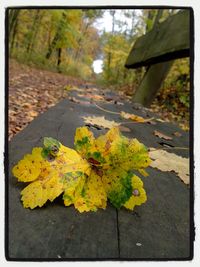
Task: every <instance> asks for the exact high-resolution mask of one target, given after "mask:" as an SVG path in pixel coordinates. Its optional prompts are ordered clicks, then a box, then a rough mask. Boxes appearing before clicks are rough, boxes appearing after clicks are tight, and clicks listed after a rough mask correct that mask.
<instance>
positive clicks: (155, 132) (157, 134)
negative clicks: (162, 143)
mask: <svg viewBox="0 0 200 267" xmlns="http://www.w3.org/2000/svg"><path fill="white" fill-rule="evenodd" d="M153 133H154V135H155V136H157V137H159V138H162V139H165V140H172V139H173V138H172V137H171V136H168V135H166V134H164V133H161V132H159V131H157V130H155V131H154V132H153Z"/></svg>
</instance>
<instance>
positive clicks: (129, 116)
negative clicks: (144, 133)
mask: <svg viewBox="0 0 200 267" xmlns="http://www.w3.org/2000/svg"><path fill="white" fill-rule="evenodd" d="M120 115H121V117H122V118H124V119H130V120H132V121H135V122H148V121H151V120H152V119H153V118H149V119H144V118H143V117H141V116H137V115H135V114H130V113H127V112H124V111H121V112H120Z"/></svg>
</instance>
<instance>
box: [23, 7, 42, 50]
mask: <svg viewBox="0 0 200 267" xmlns="http://www.w3.org/2000/svg"><path fill="white" fill-rule="evenodd" d="M40 11H41V10H39V9H38V10H36V14H35V16H34V19H33V24H32V26H31V30H30V32H31V38H30V40H29V42H28V44H27V48H26V51H27V53H29V52H30V51H32V50H33V47H34V43H35V40H36V36H37V33H38V27H39V25H40V22H41V19H42V15H41V14H40V13H41V12H40Z"/></svg>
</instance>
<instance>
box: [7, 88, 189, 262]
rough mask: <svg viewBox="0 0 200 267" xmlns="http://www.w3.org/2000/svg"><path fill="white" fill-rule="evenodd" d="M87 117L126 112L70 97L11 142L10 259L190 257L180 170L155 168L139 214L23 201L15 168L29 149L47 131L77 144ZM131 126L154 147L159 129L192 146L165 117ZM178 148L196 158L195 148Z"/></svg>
mask: <svg viewBox="0 0 200 267" xmlns="http://www.w3.org/2000/svg"><path fill="white" fill-rule="evenodd" d="M73 94H76V93H75V92H74V93H73ZM101 106H103V107H105V108H107V109H110V110H111V109H112V110H113V111H121V110H124V111H126V112H132V113H135V114H138V115H142V116H148V115H149V116H151V114H150V113H149V112H148V111H146V110H144V109H139V110H138V109H137V108H132V105H131V104H130V103H125V105H124V106H121V105H114V104H112V105H111V104H101ZM85 115H90V116H91V115H105V117H106V118H107V119H112V120H115V121H120V120H121V119H120V118H119V116H118V115H116V114H108V113H106V114H105V113H104V112H103V111H101V110H99V109H97V108H96V106H95V105H93V104H90V105H83V104H76V103H73V102H70V101H69V100H63V101H61V102H60V103H59V104H57V105H56V106H55V107H53V108H50V109H49V110H48V111H47V112H46V113H44V114H42V115H40V116H38V117H37V118H36V119H35V120H34V121H33V122H32V123H31V124H30V125H29V126H28V127H26V128H25V129H24V130H23V131H22V132H20V133H19V134H17V135H16V136H15V137H14V138H13V139H12V141H11V142H10V144H9V166H10V169H9V180H8V191H9V193H8V197H9V201H8V250H7V258H9V259H10V260H14V259H15V260H19V259H30V258H32V259H38V260H48V259H57V260H59V259H68V260H69V259H74V260H78V259H101V260H102V259H132V260H134V259H141V258H142V259H148V258H153V259H155V258H157V259H166V258H169V259H174V258H179V259H185V258H188V257H190V231H189V224H190V222H189V214H190V198H189V196H190V191H189V188H188V186H186V185H185V184H183V183H182V182H181V180H180V179H179V178H178V177H176V175H175V174H174V173H172V172H170V173H164V172H161V171H159V170H156V169H152V168H148V172H149V174H150V175H149V177H147V178H144V179H143V181H144V185H145V188H146V191H147V195H148V201H147V203H146V204H144V205H142V206H140V207H137V208H136V209H135V211H134V212H129V211H127V210H125V209H121V210H120V211H117V210H116V209H115V208H113V207H112V206H111V205H108V207H107V209H106V210H98V211H97V212H94V213H93V212H90V213H83V214H80V213H78V212H77V211H76V210H75V209H74V207H65V206H64V205H63V201H62V197H59V198H58V199H56V201H54V203H50V202H49V203H47V205H45V206H44V207H42V208H36V209H34V210H29V209H24V208H23V207H22V204H21V202H20V190H21V189H22V188H24V186H25V185H24V184H22V183H19V182H17V181H16V179H15V178H14V177H13V176H12V173H11V168H12V167H13V166H14V164H16V163H17V162H18V160H20V159H21V158H22V156H23V155H24V154H25V153H29V152H31V150H32V147H33V146H41V145H42V139H43V137H45V136H51V137H53V138H57V139H58V140H60V141H61V142H62V143H63V144H64V145H67V146H69V147H73V140H74V133H75V129H76V127H80V126H83V125H85V124H84V121H83V119H82V118H81V116H85ZM128 127H129V128H130V129H131V132H130V133H124V135H126V136H128V137H136V138H138V139H139V140H140V141H141V142H143V143H144V144H145V145H147V146H148V147H162V145H160V144H159V143H160V142H162V140H161V139H159V138H158V137H155V136H154V135H153V131H154V130H155V129H157V130H158V131H162V132H163V133H165V134H167V135H171V136H173V135H172V134H173V133H174V132H176V131H179V132H181V133H182V136H181V137H176V136H173V140H171V141H166V143H169V144H171V145H174V146H184V147H185V146H186V147H188V145H189V138H188V134H187V133H185V132H183V131H182V130H180V129H179V128H177V126H176V125H173V124H169V123H163V122H162V123H161V122H158V123H157V124H156V125H151V124H147V123H145V124H129V125H128ZM92 131H93V132H94V133H95V135H96V136H97V135H100V134H102V133H105V130H97V129H93V128H92ZM174 152H175V153H177V154H179V155H182V156H185V157H188V156H189V155H188V153H189V152H188V151H187V150H177V151H176V150H174ZM138 243H140V244H141V245H140V246H138Z"/></svg>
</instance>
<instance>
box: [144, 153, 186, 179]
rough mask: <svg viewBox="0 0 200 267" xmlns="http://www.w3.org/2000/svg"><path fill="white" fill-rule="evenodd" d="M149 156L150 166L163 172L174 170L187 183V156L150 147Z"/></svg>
mask: <svg viewBox="0 0 200 267" xmlns="http://www.w3.org/2000/svg"><path fill="white" fill-rule="evenodd" d="M149 156H150V158H151V159H153V161H152V162H151V164H150V166H151V167H153V168H157V169H159V170H161V171H165V172H166V171H174V172H175V173H176V174H177V176H179V177H180V179H181V180H182V181H183V182H184V183H185V184H189V158H183V157H181V156H178V155H176V154H174V153H169V152H167V151H165V150H156V149H155V148H151V149H150V152H149Z"/></svg>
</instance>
